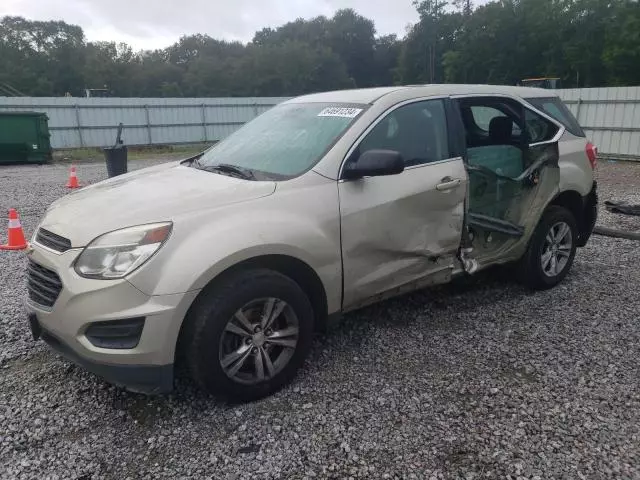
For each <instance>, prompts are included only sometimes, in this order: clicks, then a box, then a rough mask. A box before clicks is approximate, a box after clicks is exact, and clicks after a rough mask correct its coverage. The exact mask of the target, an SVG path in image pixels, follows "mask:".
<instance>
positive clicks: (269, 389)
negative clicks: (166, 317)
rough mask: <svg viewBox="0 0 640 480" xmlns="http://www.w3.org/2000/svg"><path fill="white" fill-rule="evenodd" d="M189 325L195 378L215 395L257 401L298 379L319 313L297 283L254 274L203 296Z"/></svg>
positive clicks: (227, 281)
mask: <svg viewBox="0 0 640 480" xmlns="http://www.w3.org/2000/svg"><path fill="white" fill-rule="evenodd" d="M187 321H188V322H189V324H188V325H187V331H186V338H185V349H186V351H185V354H186V358H187V363H188V366H189V370H190V372H191V376H192V377H193V379H194V380H195V381H196V382H197V383H198V384H199V385H200V386H201V387H202V388H203V389H205V390H207V391H209V392H211V393H214V394H221V395H224V396H229V397H232V398H234V399H238V400H253V399H257V398H261V397H264V396H266V395H269V394H271V393H273V392H275V391H276V390H278V389H280V388H281V387H283V386H284V385H285V384H287V383H288V382H289V381H290V380H291V379H292V378H293V376H294V375H295V373H296V371H297V370H298V369H299V368H300V366H301V365H302V363H303V362H304V358H305V356H306V354H307V352H308V350H309V348H310V345H311V339H312V335H313V323H314V314H313V309H312V307H311V303H310V302H309V299H308V298H307V296H306V295H305V293H304V292H303V291H302V289H301V288H300V287H299V286H298V284H296V283H295V282H294V281H293V280H291V279H289V278H288V277H285V276H283V275H281V274H279V273H277V272H274V271H270V270H250V271H244V272H239V273H237V274H234V275H233V276H231V277H229V278H227V279H225V280H224V281H222V282H220V283H217V284H216V285H214V286H212V288H210V290H209V291H206V292H204V293H203V295H202V296H201V297H200V298H199V299H198V303H197V304H196V305H195V306H194V309H193V311H192V313H191V315H190V317H189V318H188V319H187Z"/></svg>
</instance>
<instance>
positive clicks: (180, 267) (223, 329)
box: [27, 85, 597, 399]
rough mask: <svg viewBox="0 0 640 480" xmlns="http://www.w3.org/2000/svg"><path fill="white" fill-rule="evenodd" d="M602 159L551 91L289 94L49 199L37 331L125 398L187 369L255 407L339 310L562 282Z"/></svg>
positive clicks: (36, 284)
mask: <svg viewBox="0 0 640 480" xmlns="http://www.w3.org/2000/svg"><path fill="white" fill-rule="evenodd" d="M595 162H596V151H595V148H594V147H593V145H591V143H589V142H588V141H587V139H586V138H585V135H584V133H583V132H582V129H581V128H580V126H579V125H578V124H577V122H576V121H575V119H574V118H573V117H572V115H571V113H570V112H569V111H568V110H567V108H566V107H565V106H564V105H563V104H562V102H561V101H560V100H559V99H558V98H557V97H555V96H554V95H553V94H552V93H550V91H548V90H540V89H533V88H524V87H504V86H486V85H485V86H482V85H425V86H410V87H388V88H374V89H363V90H347V91H337V92H327V93H319V94H313V95H307V96H303V97H298V98H295V99H292V100H289V101H287V102H284V103H282V104H280V105H278V106H276V107H274V108H272V109H271V110H269V111H267V112H266V113H264V114H262V115H260V116H259V117H257V118H256V119H254V120H252V121H250V122H248V123H247V124H246V125H244V126H243V127H242V128H240V129H239V130H238V131H236V132H235V133H233V134H232V135H230V136H229V137H227V138H225V139H224V140H222V141H221V142H219V143H218V144H217V145H215V146H214V147H212V148H210V149H209V150H207V151H205V152H203V153H201V154H200V155H197V156H195V157H193V158H189V159H186V160H184V161H182V162H173V163H168V164H164V165H158V166H155V167H151V168H148V169H142V170H138V171H135V172H131V173H128V174H125V175H121V176H119V177H116V178H113V179H109V180H106V181H103V182H100V183H98V184H95V185H92V186H89V187H86V188H84V189H82V190H80V191H78V192H76V193H73V194H71V195H68V196H66V197H63V198H61V199H60V200H58V201H57V202H55V203H54V204H53V205H52V206H51V207H50V208H49V209H48V210H47V212H46V214H45V216H44V218H43V219H42V221H41V223H40V225H39V229H38V231H37V232H36V233H35V234H34V237H33V242H32V247H33V248H32V250H31V252H30V253H29V267H28V268H29V272H28V282H29V283H28V287H29V298H28V301H27V306H28V309H29V311H30V315H29V317H30V318H29V320H30V324H31V328H32V332H33V334H34V337H36V338H42V339H43V340H45V341H46V342H47V343H48V344H49V345H50V346H51V347H52V348H54V349H56V350H57V351H59V352H60V353H61V354H62V355H64V356H66V357H68V358H70V359H71V360H73V361H74V362H76V363H79V364H80V365H82V366H84V367H85V368H86V369H88V370H90V371H92V372H94V373H96V374H98V375H101V376H103V377H104V378H106V379H107V380H109V381H110V382H112V383H115V384H118V385H123V386H125V387H127V388H129V389H131V390H134V391H139V392H146V393H159V392H166V391H168V390H170V389H171V388H172V387H173V375H174V364H175V363H177V362H184V363H185V364H186V366H187V367H188V371H189V372H190V375H191V376H192V377H193V379H194V380H195V381H196V382H197V383H198V384H199V385H200V386H201V387H202V388H204V389H206V390H208V391H211V392H214V393H221V394H225V395H231V396H234V397H239V398H242V399H253V398H258V397H261V396H264V395H267V394H269V393H271V392H274V391H276V390H277V389H278V388H280V387H282V386H283V385H285V384H286V383H287V382H289V381H290V380H291V379H292V378H293V376H294V375H295V373H296V371H297V370H298V369H299V367H300V366H301V365H302V363H303V361H304V358H305V356H306V354H307V352H308V350H309V348H310V344H311V339H312V335H313V330H314V328H315V327H317V326H318V325H322V324H323V323H325V322H326V321H327V320H328V319H329V318H331V317H334V316H339V315H340V314H341V313H343V312H348V311H351V310H354V309H357V308H359V307H362V306H364V305H367V304H371V303H374V302H376V301H380V300H382V299H385V298H389V297H392V296H395V295H399V294H402V293H405V292H409V291H412V290H415V289H418V288H422V287H425V286H429V285H435V284H441V283H445V282H448V281H450V280H452V279H453V278H455V277H457V276H464V275H474V274H475V273H477V272H479V271H481V270H483V269H485V268H488V267H491V266H494V265H499V264H511V263H515V264H517V265H518V269H517V271H518V273H519V274H520V276H521V279H522V280H523V281H524V282H525V283H526V284H528V285H530V286H531V287H533V288H536V289H544V288H550V287H553V286H554V285H556V284H557V283H559V282H560V281H562V279H563V278H564V277H565V276H566V275H567V273H568V272H569V270H570V268H571V264H572V262H573V259H574V256H575V253H576V248H578V247H581V246H584V245H585V244H586V242H587V240H588V239H589V237H590V235H591V231H592V230H593V227H594V224H595V220H596V209H597V208H596V207H597V206H596V203H597V198H596V184H595V181H594V174H593V170H594V168H595ZM141 199H144V201H141ZM96 211H100V215H96ZM69 219H74V222H73V223H71V222H70V221H69Z"/></svg>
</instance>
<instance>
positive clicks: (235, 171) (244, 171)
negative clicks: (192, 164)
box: [200, 163, 256, 180]
mask: <svg viewBox="0 0 640 480" xmlns="http://www.w3.org/2000/svg"><path fill="white" fill-rule="evenodd" d="M200 168H201V169H202V170H206V171H208V172H222V173H230V174H232V175H235V176H237V177H240V178H243V179H245V180H255V178H256V176H255V175H254V174H253V172H252V171H251V170H249V169H248V168H242V167H238V166H236V165H231V164H229V163H219V164H217V165H210V166H205V167H200Z"/></svg>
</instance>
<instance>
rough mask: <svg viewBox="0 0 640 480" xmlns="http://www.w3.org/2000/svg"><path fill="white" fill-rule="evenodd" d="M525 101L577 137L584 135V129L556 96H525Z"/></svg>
mask: <svg viewBox="0 0 640 480" xmlns="http://www.w3.org/2000/svg"><path fill="white" fill-rule="evenodd" d="M525 100H526V101H527V102H529V103H530V104H531V105H533V106H534V107H536V108H537V109H538V110H542V111H543V112H544V113H546V114H547V115H549V116H550V117H552V118H554V119H556V120H557V121H559V122H560V123H562V124H563V125H564V126H565V127H566V129H567V130H568V131H569V132H571V133H572V134H574V135H576V136H578V137H584V136H585V134H584V131H583V130H582V128H581V127H580V124H579V123H578V121H577V120H576V119H575V117H574V116H573V114H572V113H571V111H570V110H569V109H568V108H567V106H566V105H565V104H564V103H562V100H560V99H559V98H558V97H549V98H545V97H541V98H525Z"/></svg>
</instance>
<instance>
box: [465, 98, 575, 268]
mask: <svg viewBox="0 0 640 480" xmlns="http://www.w3.org/2000/svg"><path fill="white" fill-rule="evenodd" d="M457 102H458V106H459V109H460V113H461V117H462V119H463V123H464V125H465V132H466V147H467V149H466V160H467V170H468V174H469V200H468V216H467V225H468V230H469V232H470V238H471V240H472V245H473V249H474V255H473V257H474V258H475V259H476V260H478V261H479V262H480V263H481V264H483V263H484V264H487V263H493V262H494V261H502V260H504V261H507V260H511V259H512V258H511V256H515V257H517V256H519V255H520V253H521V250H522V248H523V246H524V245H525V244H526V242H527V239H528V238H529V236H530V235H531V233H532V231H533V229H534V228H535V226H536V225H537V222H538V220H539V218H540V216H541V215H542V212H543V210H544V209H545V208H546V206H547V204H548V203H549V202H550V201H551V200H552V199H553V197H554V196H555V195H556V194H557V193H558V191H559V183H560V171H559V166H558V159H559V155H558V139H559V138H560V137H561V136H562V133H563V132H564V127H562V126H561V125H559V124H558V123H557V122H556V121H554V120H553V119H551V118H549V117H548V116H546V115H544V114H541V113H539V112H536V111H534V110H532V109H530V108H528V107H526V106H525V105H524V104H523V103H521V102H519V101H517V100H515V99H512V98H509V97H486V96H480V97H464V98H459V99H457Z"/></svg>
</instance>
